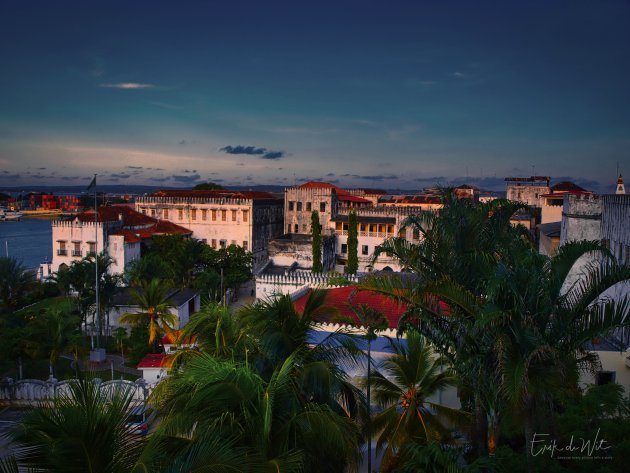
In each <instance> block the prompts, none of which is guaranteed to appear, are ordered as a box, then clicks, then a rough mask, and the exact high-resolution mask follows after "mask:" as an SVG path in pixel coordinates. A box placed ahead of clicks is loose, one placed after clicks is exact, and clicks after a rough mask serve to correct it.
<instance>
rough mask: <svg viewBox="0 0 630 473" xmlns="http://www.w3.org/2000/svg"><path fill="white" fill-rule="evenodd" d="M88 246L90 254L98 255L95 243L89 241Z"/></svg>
mask: <svg viewBox="0 0 630 473" xmlns="http://www.w3.org/2000/svg"><path fill="white" fill-rule="evenodd" d="M87 244H88V253H92V254H94V253H96V243H95V242H93V241H88V242H87Z"/></svg>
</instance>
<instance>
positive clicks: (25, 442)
mask: <svg viewBox="0 0 630 473" xmlns="http://www.w3.org/2000/svg"><path fill="white" fill-rule="evenodd" d="M132 393H133V391H132V390H119V391H114V392H111V391H109V392H108V391H107V390H102V389H99V386H98V385H97V384H96V383H94V382H92V381H88V380H87V379H85V378H82V379H79V380H78V381H75V382H71V383H70V384H69V392H68V393H67V394H65V393H60V394H59V395H58V396H57V397H56V398H55V399H54V401H52V402H50V403H47V404H44V405H42V406H41V407H38V408H36V409H34V410H32V411H31V412H29V413H27V414H26V415H25V416H24V417H23V418H22V419H21V421H20V423H19V424H18V427H17V428H16V429H15V430H13V431H12V432H11V439H12V442H14V444H15V445H16V446H18V449H17V453H16V456H15V458H14V461H15V463H17V464H19V465H20V466H21V467H22V468H24V469H29V471H31V469H32V470H33V471H51V472H56V471H64V472H68V473H72V472H77V473H78V472H81V473H83V472H86V471H88V472H93V473H98V472H102V473H110V472H111V473H125V472H131V471H132V470H133V468H134V466H135V464H136V461H137V459H138V457H139V454H140V452H141V449H142V446H143V443H144V441H143V439H142V438H141V437H139V436H138V435H136V434H134V433H133V432H132V431H131V429H130V427H129V426H128V424H127V419H128V416H129V414H130V412H131V409H132V398H133V397H132Z"/></svg>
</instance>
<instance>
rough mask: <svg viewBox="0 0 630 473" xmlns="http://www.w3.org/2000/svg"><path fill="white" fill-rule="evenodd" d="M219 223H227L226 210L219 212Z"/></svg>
mask: <svg viewBox="0 0 630 473" xmlns="http://www.w3.org/2000/svg"><path fill="white" fill-rule="evenodd" d="M221 221H222V222H225V221H227V210H221Z"/></svg>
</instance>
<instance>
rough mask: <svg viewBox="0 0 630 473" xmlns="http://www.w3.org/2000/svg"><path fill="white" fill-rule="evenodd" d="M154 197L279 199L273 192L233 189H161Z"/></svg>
mask: <svg viewBox="0 0 630 473" xmlns="http://www.w3.org/2000/svg"><path fill="white" fill-rule="evenodd" d="M151 196H152V197H180V198H197V199H203V198H206V199H252V200H263V199H277V198H278V197H276V196H275V195H274V194H272V193H271V192H261V191H231V190H227V189H225V190H205V191H193V190H160V191H157V192H154V193H153V194H151Z"/></svg>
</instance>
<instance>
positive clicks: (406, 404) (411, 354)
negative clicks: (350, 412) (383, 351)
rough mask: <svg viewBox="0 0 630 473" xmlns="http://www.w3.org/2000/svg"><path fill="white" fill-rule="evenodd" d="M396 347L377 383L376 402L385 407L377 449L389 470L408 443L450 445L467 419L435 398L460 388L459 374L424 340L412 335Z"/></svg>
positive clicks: (378, 420) (377, 424)
mask: <svg viewBox="0 0 630 473" xmlns="http://www.w3.org/2000/svg"><path fill="white" fill-rule="evenodd" d="M391 347H392V349H393V351H394V356H392V357H391V358H387V359H386V360H384V361H383V363H382V367H381V368H380V370H379V371H378V372H376V373H374V376H373V379H372V384H373V390H374V400H375V402H376V403H377V404H378V405H380V406H381V407H382V408H383V411H382V412H380V413H379V414H377V415H376V416H374V427H375V430H376V431H379V432H380V434H379V438H378V441H377V446H376V448H377V451H380V450H383V449H384V455H383V461H382V463H381V468H382V469H384V470H385V471H388V470H389V469H390V468H392V467H393V466H395V464H396V462H397V461H398V457H399V455H400V453H401V450H402V448H403V447H404V446H405V445H406V444H407V443H409V442H413V441H420V442H422V443H427V442H430V441H446V440H448V439H450V430H449V428H450V426H451V425H456V423H462V422H464V421H465V419H466V415H465V414H464V413H463V412H461V411H458V410H456V409H451V408H448V407H446V406H443V405H441V404H439V403H437V402H433V401H431V400H430V398H431V397H432V396H434V395H436V394H437V393H438V392H439V391H440V390H443V389H445V388H447V387H449V386H452V385H454V384H455V375H454V373H453V371H452V370H451V369H450V368H446V369H445V368H444V362H443V360H441V359H440V358H439V357H437V356H435V355H434V352H433V350H432V348H431V346H430V345H429V343H428V342H427V341H426V339H425V338H424V337H422V336H421V335H419V334H417V333H410V334H409V335H408V338H407V340H406V344H405V343H404V341H401V340H398V341H393V342H392V343H391ZM449 422H450V423H451V424H450V425H449Z"/></svg>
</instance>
